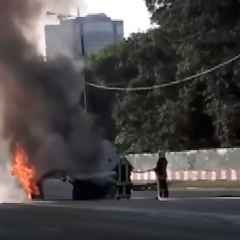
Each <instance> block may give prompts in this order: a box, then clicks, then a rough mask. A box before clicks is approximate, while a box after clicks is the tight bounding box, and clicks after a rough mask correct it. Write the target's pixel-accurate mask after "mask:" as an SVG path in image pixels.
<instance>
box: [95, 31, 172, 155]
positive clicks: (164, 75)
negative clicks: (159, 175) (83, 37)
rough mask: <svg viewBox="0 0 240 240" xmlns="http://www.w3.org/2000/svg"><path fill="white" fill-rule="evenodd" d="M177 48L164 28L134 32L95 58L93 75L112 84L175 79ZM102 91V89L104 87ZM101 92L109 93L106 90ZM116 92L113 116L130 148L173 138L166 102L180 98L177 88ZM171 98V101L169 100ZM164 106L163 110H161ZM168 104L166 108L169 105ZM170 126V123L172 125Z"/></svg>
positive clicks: (153, 145) (152, 148)
mask: <svg viewBox="0 0 240 240" xmlns="http://www.w3.org/2000/svg"><path fill="white" fill-rule="evenodd" d="M175 59H176V58H175V52H174V51H172V49H171V48H170V47H169V43H168V41H167V39H165V38H164V35H162V33H161V30H159V29H157V30H152V31H149V32H148V33H139V34H134V35H132V36H131V37H130V38H129V39H127V40H126V41H125V42H123V43H122V44H120V45H119V46H116V47H112V48H109V49H106V50H105V51H103V52H102V53H100V54H99V55H97V56H94V57H93V58H92V59H91V61H90V62H91V69H92V76H93V77H92V78H91V81H94V79H95V81H97V82H98V83H103V84H105V85H108V86H109V85H110V86H120V87H138V86H152V85H155V84H162V83H166V82H170V81H173V80H174V79H175V73H176V61H175ZM98 91H99V90H98ZM100 91H101V90H100ZM100 94H105V93H104V91H102V93H100ZM112 94H114V109H113V110H114V111H113V116H114V119H115V123H116V126H117V138H116V142H117V143H118V144H119V145H120V147H121V149H122V150H124V151H128V152H129V151H130V152H136V151H137V152H143V151H155V150H156V149H159V148H160V146H161V145H166V143H165V141H170V140H169V137H168V136H170V134H168V133H167V131H168V129H167V130H166V128H165V126H164V128H165V130H164V131H163V133H162V136H163V137H164V138H161V139H160V137H161V134H157V131H156V129H160V128H161V126H160V125H161V124H162V122H161V121H165V122H167V120H166V118H164V114H163V113H164V111H166V110H168V109H167V108H166V107H164V105H171V104H170V102H171V101H175V99H176V89H175V88H172V89H170V90H168V89H166V90H164V91H158V90H156V91H150V92H148V91H146V92H137V93H135V92H134V93H112ZM168 98H170V99H171V101H170V100H169V102H168V103H167V102H166V100H167V99H168ZM160 108H163V110H162V112H161V111H159V109H160ZM165 108H166V109H165ZM169 128H170V126H169Z"/></svg>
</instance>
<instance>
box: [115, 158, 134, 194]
mask: <svg viewBox="0 0 240 240" xmlns="http://www.w3.org/2000/svg"><path fill="white" fill-rule="evenodd" d="M132 171H133V166H132V165H131V164H130V162H129V161H128V160H127V158H125V157H121V161H120V165H118V166H117V167H116V173H117V182H118V191H117V199H120V198H127V199H130V197H131V192H132V182H131V173H132Z"/></svg>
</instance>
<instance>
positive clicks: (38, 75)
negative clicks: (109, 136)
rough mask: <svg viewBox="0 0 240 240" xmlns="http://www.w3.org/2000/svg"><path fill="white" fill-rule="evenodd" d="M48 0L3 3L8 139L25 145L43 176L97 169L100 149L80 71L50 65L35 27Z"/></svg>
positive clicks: (62, 61)
mask: <svg viewBox="0 0 240 240" xmlns="http://www.w3.org/2000/svg"><path fill="white" fill-rule="evenodd" d="M46 2H47V1H45V0H5V1H1V2H0V26H1V31H0V87H1V96H2V97H1V99H2V101H3V106H4V111H3V113H2V114H1V116H2V117H3V120H4V126H3V130H4V131H3V136H4V137H5V138H6V139H8V140H9V141H10V144H11V146H12V148H13V149H14V148H15V147H16V145H17V144H20V145H22V146H24V148H25V150H26V151H27V152H28V154H29V156H30V160H31V162H32V164H34V166H35V167H36V168H37V170H38V173H39V177H41V176H42V175H43V174H46V173H48V172H49V171H52V170H66V171H69V172H70V173H74V172H79V171H81V172H84V173H88V172H89V173H90V172H91V171H96V168H98V164H97V162H96V154H97V152H98V147H99V144H98V143H99V138H98V136H97V134H96V133H97V129H95V125H94V122H93V119H92V117H90V116H89V115H87V114H86V113H85V112H84V111H83V110H82V108H81V106H80V98H81V93H82V84H81V83H82V79H81V71H80V69H78V68H77V67H76V66H75V65H74V64H73V63H72V61H71V60H69V59H66V58H59V59H56V60H54V61H51V62H45V61H44V58H43V57H42V56H41V55H39V54H38V51H37V50H36V46H35V44H34V43H33V42H32V41H31V40H33V39H34V31H35V26H37V21H38V19H39V17H40V16H41V15H42V14H43V11H44V10H45V5H44V4H45V3H46Z"/></svg>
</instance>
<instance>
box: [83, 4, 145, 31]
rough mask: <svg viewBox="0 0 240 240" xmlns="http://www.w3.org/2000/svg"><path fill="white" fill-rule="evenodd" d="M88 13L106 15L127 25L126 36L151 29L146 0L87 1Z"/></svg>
mask: <svg viewBox="0 0 240 240" xmlns="http://www.w3.org/2000/svg"><path fill="white" fill-rule="evenodd" d="M85 5H86V6H85V9H86V10H85V12H86V13H99V12H103V13H106V14H107V15H108V16H110V17H111V18H114V19H122V20H124V23H125V36H129V34H130V33H132V32H139V31H145V30H146V29H148V28H149V27H150V15H149V13H148V11H147V8H146V5H145V2H144V0H120V1H117V0H85Z"/></svg>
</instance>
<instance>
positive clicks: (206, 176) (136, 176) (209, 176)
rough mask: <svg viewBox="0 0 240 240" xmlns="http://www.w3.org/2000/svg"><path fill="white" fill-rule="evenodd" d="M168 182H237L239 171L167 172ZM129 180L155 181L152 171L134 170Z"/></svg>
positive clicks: (239, 177)
mask: <svg viewBox="0 0 240 240" xmlns="http://www.w3.org/2000/svg"><path fill="white" fill-rule="evenodd" d="M167 172H168V180H169V181H200V180H203V181H204V180H205V181H218V180H225V181H239V180H240V170H236V169H220V170H215V171H211V170H196V171H195V170H183V171H172V170H168V171H167ZM131 180H132V181H133V182H143V181H144V182H145V181H146V182H154V181H156V175H155V172H154V171H153V169H151V170H146V171H142V170H139V171H138V170H136V171H134V172H132V175H131Z"/></svg>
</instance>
